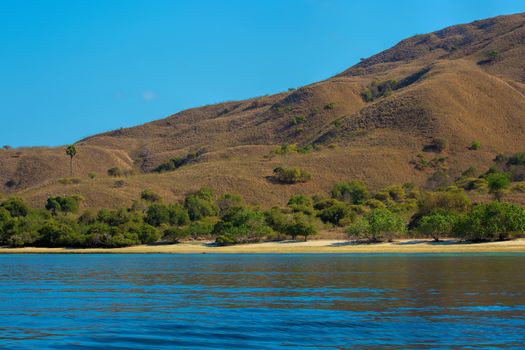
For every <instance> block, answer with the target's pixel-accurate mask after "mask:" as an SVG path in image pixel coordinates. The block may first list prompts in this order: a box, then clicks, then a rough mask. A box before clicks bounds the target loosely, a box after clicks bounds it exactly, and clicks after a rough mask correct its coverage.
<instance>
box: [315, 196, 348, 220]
mask: <svg viewBox="0 0 525 350" xmlns="http://www.w3.org/2000/svg"><path fill="white" fill-rule="evenodd" d="M349 215H351V211H350V208H349V207H348V205H347V204H346V203H343V202H339V201H335V202H333V203H332V205H330V206H326V207H324V208H323V209H321V210H320V211H319V218H320V219H321V220H322V221H323V222H325V223H331V224H333V225H339V224H340V222H341V220H343V219H344V218H346V217H348V216H349Z"/></svg>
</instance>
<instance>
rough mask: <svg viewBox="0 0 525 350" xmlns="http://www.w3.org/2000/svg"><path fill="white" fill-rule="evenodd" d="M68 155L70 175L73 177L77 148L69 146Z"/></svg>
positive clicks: (67, 148)
mask: <svg viewBox="0 0 525 350" xmlns="http://www.w3.org/2000/svg"><path fill="white" fill-rule="evenodd" d="M66 154H67V155H68V156H69V173H70V175H71V176H73V158H74V157H75V156H76V155H77V148H76V147H75V145H69V146H67V147H66Z"/></svg>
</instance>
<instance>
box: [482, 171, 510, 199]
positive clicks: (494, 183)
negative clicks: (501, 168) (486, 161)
mask: <svg viewBox="0 0 525 350" xmlns="http://www.w3.org/2000/svg"><path fill="white" fill-rule="evenodd" d="M486 179H487V182H488V185H489V192H490V193H491V194H493V195H494V198H496V199H497V200H498V201H499V200H501V198H502V197H503V195H504V194H505V191H506V189H507V188H508V187H509V185H510V176H509V174H506V173H492V174H489V175H488V176H487V178H486Z"/></svg>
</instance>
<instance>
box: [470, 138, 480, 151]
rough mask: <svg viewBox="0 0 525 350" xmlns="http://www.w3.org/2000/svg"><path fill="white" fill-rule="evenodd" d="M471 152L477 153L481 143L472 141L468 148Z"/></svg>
mask: <svg viewBox="0 0 525 350" xmlns="http://www.w3.org/2000/svg"><path fill="white" fill-rule="evenodd" d="M469 148H470V149H471V150H473V151H477V150H478V149H480V148H481V142H479V141H478V140H474V141H472V143H471V144H470V147H469Z"/></svg>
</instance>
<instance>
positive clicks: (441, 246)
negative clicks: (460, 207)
mask: <svg viewBox="0 0 525 350" xmlns="http://www.w3.org/2000/svg"><path fill="white" fill-rule="evenodd" d="M214 253H223V254H224V253H226V254H236V253H237V254H268V253H270V254H293V253H298V254H304V253H327V254H329V253H357V254H359V253H525V239H515V240H511V241H501V242H486V243H463V242H459V241H457V240H453V239H448V240H443V241H441V242H433V241H431V240H425V239H406V240H399V241H394V242H390V243H374V244H365V243H354V242H350V241H347V240H311V241H308V242H300V241H281V242H264V243H251V244H239V245H233V246H224V247H219V246H216V245H214V244H213V243H212V242H202V241H199V242H184V243H178V244H160V245H138V246H131V247H124V248H39V247H24V248H0V254H214Z"/></svg>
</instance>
